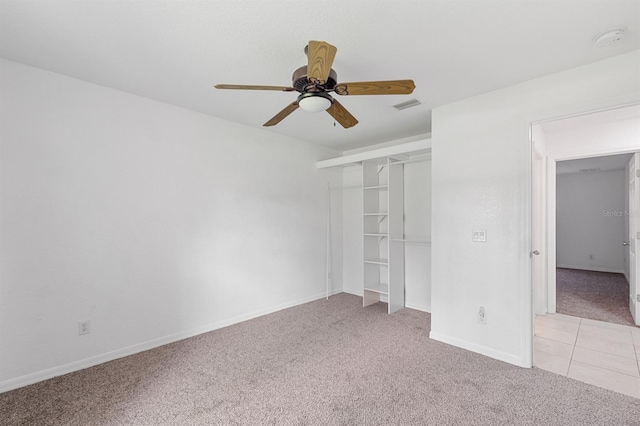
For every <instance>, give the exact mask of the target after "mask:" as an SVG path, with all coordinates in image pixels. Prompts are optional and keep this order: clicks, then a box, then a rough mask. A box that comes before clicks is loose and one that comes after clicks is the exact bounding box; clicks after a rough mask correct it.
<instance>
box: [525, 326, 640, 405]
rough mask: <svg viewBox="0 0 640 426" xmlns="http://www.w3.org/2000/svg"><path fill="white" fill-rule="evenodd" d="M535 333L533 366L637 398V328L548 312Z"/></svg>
mask: <svg viewBox="0 0 640 426" xmlns="http://www.w3.org/2000/svg"><path fill="white" fill-rule="evenodd" d="M535 334H536V335H535V337H534V338H533V365H534V366H535V367H538V368H541V369H543V370H547V371H551V372H553V373H557V374H561V375H563V376H567V377H570V378H572V379H575V380H580V381H581V382H585V383H589V384H592V385H594V386H599V387H601V388H605V389H609V390H612V391H615V392H620V393H623V394H625V395H629V396H633V397H635V398H639V399H640V328H638V327H629V326H626V325H619V324H611V323H608V322H602V321H595V320H591V319H585V318H578V317H572V316H568V315H562V314H548V315H543V316H539V317H536V325H535Z"/></svg>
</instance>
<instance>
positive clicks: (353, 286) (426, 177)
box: [341, 161, 431, 312]
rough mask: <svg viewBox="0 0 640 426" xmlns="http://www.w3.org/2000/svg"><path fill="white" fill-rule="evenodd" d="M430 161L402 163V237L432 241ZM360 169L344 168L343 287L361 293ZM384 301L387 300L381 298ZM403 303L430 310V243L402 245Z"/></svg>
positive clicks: (346, 290) (348, 290)
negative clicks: (403, 220)
mask: <svg viewBox="0 0 640 426" xmlns="http://www.w3.org/2000/svg"><path fill="white" fill-rule="evenodd" d="M430 181H431V161H420V162H415V163H407V164H405V165H404V213H405V238H407V239H409V238H411V239H415V240H431V184H430ZM361 185H362V169H361V168H360V167H348V168H345V169H344V170H343V186H344V187H345V188H346V189H344V190H343V191H342V206H343V210H342V218H341V219H342V229H343V234H342V241H343V245H342V250H343V251H342V253H343V275H342V276H343V278H342V283H343V290H344V291H345V292H347V293H351V294H355V295H358V296H362V293H363V291H364V290H363V254H362V250H363V249H362V244H363V241H362V189H361V188H350V187H353V186H361ZM383 300H385V301H386V299H384V298H383ZM405 306H406V307H408V308H413V309H418V310H421V311H426V312H430V311H431V246H430V245H427V244H412V243H407V244H405Z"/></svg>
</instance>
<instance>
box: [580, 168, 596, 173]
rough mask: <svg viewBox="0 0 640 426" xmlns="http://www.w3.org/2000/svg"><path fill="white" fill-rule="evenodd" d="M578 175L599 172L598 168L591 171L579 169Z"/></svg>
mask: <svg viewBox="0 0 640 426" xmlns="http://www.w3.org/2000/svg"><path fill="white" fill-rule="evenodd" d="M578 171H579V172H580V173H593V172H599V171H600V167H594V168H592V169H580V170H578Z"/></svg>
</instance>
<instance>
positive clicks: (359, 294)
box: [342, 288, 362, 297]
mask: <svg viewBox="0 0 640 426" xmlns="http://www.w3.org/2000/svg"><path fill="white" fill-rule="evenodd" d="M342 292H343V293H348V294H353V295H354V296H360V297H362V290H360V291H356V290H352V289H350V288H343V289H342Z"/></svg>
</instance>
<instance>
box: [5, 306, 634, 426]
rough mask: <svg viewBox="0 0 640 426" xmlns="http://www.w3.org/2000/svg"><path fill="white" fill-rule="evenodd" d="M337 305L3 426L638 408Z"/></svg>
mask: <svg viewBox="0 0 640 426" xmlns="http://www.w3.org/2000/svg"><path fill="white" fill-rule="evenodd" d="M429 328H430V318H429V315H428V314H425V313H421V312H417V311H414V310H410V309H403V310H402V311H400V312H398V313H396V314H393V315H387V314H386V306H385V305H382V304H377V305H373V306H371V307H368V308H362V299H361V298H359V297H355V296H351V295H347V294H340V295H337V296H333V297H332V298H330V299H329V300H328V301H325V300H321V301H316V302H312V303H308V304H305V305H301V306H298V307H294V308H291V309H287V310H284V311H280V312H277V313H274V314H271V315H267V316H264V317H261V318H257V319H255V320H251V321H247V322H244V323H241V324H237V325H234V326H231V327H227V328H225V329H222V330H218V331H215V332H211V333H207V334H203V335H200V336H197V337H194V338H191V339H187V340H183V341H181V342H178V343H174V344H171V345H166V346H163V347H161V348H158V349H154V350H151V351H147V352H144V353H141V354H137V355H133V356H130V357H127V358H123V359H120V360H116V361H112V362H109V363H106V364H102V365H100V366H97V367H93V368H90V369H86V370H83V371H80V372H76V373H72V374H68V375H66V376H62V377H58V378H55V379H52V380H48V381H45V382H42V383H39V384H35V385H32V386H28V387H25V388H22V389H18V390H15V391H12V392H7V393H4V394H0V423H1V424H2V425H375V424H383V425H397V424H402V425H507V424H509V425H556V424H558V425H591V424H598V425H631V424H638V422H639V421H640V414H639V413H640V400H638V399H634V398H631V397H627V396H624V395H621V394H617V393H614V392H611V391H607V390H605V389H600V388H596V387H593V386H590V385H587V384H584V383H580V382H577V381H574V380H572V379H568V378H566V377H562V376H559V375H556V374H553V373H549V372H546V371H542V370H538V369H523V368H519V367H515V366H511V365H509V364H505V363H503V362H500V361H495V360H493V359H490V358H487V357H483V356H481V355H477V354H474V353H471V352H468V351H465V350H462V349H458V348H455V347H451V346H448V345H445V344H442V343H439V342H435V341H432V340H429V339H428V337H427V336H428V333H429Z"/></svg>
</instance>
